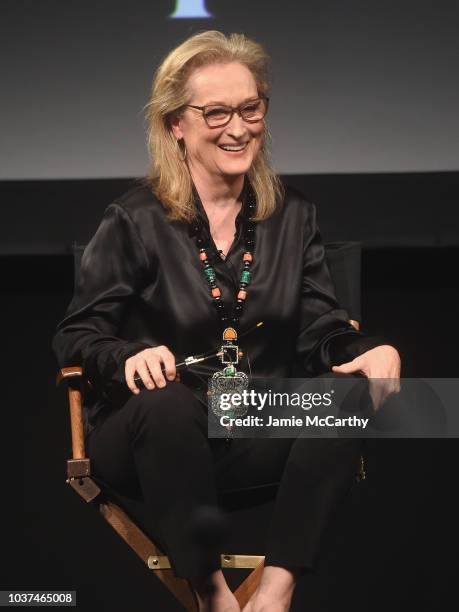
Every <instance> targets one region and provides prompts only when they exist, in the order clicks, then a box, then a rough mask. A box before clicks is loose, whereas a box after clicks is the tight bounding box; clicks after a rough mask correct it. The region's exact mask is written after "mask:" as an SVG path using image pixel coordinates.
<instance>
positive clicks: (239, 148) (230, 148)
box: [218, 142, 249, 153]
mask: <svg viewBox="0 0 459 612" xmlns="http://www.w3.org/2000/svg"><path fill="white" fill-rule="evenodd" d="M248 144H249V143H248V142H244V143H243V144H239V145H218V147H219V148H220V149H222V150H223V151H227V152H229V153H232V152H233V153H238V152H240V151H244V150H245V149H246V148H247V145H248Z"/></svg>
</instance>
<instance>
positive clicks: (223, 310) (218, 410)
mask: <svg viewBox="0 0 459 612" xmlns="http://www.w3.org/2000/svg"><path fill="white" fill-rule="evenodd" d="M245 187H247V190H246V194H247V201H246V205H247V211H248V220H246V222H245V224H244V226H243V233H244V242H245V249H244V253H243V256H242V261H243V269H242V272H241V276H240V279H239V289H238V291H237V294H236V302H235V303H234V304H233V308H232V312H231V313H230V312H229V310H228V308H227V307H226V306H225V304H224V302H223V299H222V292H221V290H220V288H219V287H218V285H217V282H216V278H217V277H216V273H215V270H214V268H213V267H212V265H211V263H210V261H209V258H208V255H207V250H208V249H209V246H210V230H209V238H208V239H207V240H206V239H205V238H204V237H203V232H202V226H199V225H198V226H197V227H196V228H195V230H196V234H197V238H196V245H197V247H198V249H199V259H200V260H201V262H202V265H203V272H204V276H205V278H206V280H207V282H208V284H209V287H210V294H211V296H212V301H213V304H214V306H215V308H216V310H217V313H218V315H219V317H220V323H221V326H222V331H223V345H222V347H221V351H220V353H219V355H220V360H221V363H222V365H223V370H222V371H217V372H215V373H214V374H213V375H212V377H211V379H210V381H209V392H208V394H209V401H210V406H211V408H212V411H213V412H214V414H215V415H216V416H218V417H222V416H232V417H236V416H243V415H244V414H245V413H246V411H247V408H245V407H242V408H241V406H238V405H232V401H231V400H230V402H231V408H230V409H228V408H226V409H224V410H223V409H222V401H221V400H222V397H223V395H225V396H226V397H228V396H230V397H232V394H236V395H238V394H240V393H241V392H242V391H244V390H245V389H247V388H248V384H249V379H248V376H247V374H245V373H244V372H240V371H237V370H236V367H235V366H236V365H237V364H238V363H239V357H240V356H241V355H242V353H241V352H240V351H239V347H238V345H237V339H238V335H237V329H238V327H239V320H240V317H241V315H242V312H243V308H244V304H245V301H246V299H247V287H248V286H249V284H250V281H251V278H252V273H251V267H252V262H253V251H254V247H255V223H254V222H253V221H252V217H253V216H254V214H255V208H256V201H255V194H254V193H253V191H252V189H251V187H250V184H246V185H245ZM224 428H225V429H226V440H227V441H228V440H229V439H230V438H231V436H232V426H224Z"/></svg>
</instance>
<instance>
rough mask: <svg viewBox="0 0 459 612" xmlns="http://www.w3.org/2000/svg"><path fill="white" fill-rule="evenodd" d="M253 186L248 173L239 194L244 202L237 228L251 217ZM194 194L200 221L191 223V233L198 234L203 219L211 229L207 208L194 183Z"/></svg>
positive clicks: (239, 199) (237, 218)
mask: <svg viewBox="0 0 459 612" xmlns="http://www.w3.org/2000/svg"><path fill="white" fill-rule="evenodd" d="M252 191H253V190H252V186H251V184H250V181H249V179H248V178H247V175H244V184H243V186H242V190H241V193H240V194H239V197H238V201H240V202H242V206H241V210H240V211H239V212H238V214H237V217H236V228H238V227H239V224H240V223H241V221H242V220H247V219H248V218H249V216H250V215H249V194H250V192H252ZM193 196H194V203H195V206H196V210H197V214H198V223H196V221H194V222H192V223H191V224H190V233H191V234H193V235H194V234H197V233H198V231H199V228H198V224H199V221H201V222H202V223H203V224H204V226H205V227H206V228H207V229H208V230H209V231H210V226H209V219H208V217H207V213H206V210H205V208H204V206H203V204H202V202H201V198H200V197H199V194H198V191H197V189H196V187H195V185H194V184H193Z"/></svg>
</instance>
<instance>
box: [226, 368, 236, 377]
mask: <svg viewBox="0 0 459 612" xmlns="http://www.w3.org/2000/svg"><path fill="white" fill-rule="evenodd" d="M224 373H225V376H234V366H228V367H227V368H225V369H224Z"/></svg>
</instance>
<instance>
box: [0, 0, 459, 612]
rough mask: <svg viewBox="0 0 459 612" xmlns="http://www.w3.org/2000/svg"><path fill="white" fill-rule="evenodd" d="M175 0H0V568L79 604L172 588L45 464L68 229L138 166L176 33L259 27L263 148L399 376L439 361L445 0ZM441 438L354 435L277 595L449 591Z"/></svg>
mask: <svg viewBox="0 0 459 612" xmlns="http://www.w3.org/2000/svg"><path fill="white" fill-rule="evenodd" d="M174 5H175V3H174V2H150V3H147V2H137V3H135V5H134V6H133V7H131V6H129V7H128V6H127V5H126V4H125V3H121V2H97V3H92V4H90V3H88V2H78V3H77V2H71V1H69V2H51V1H48V2H40V3H36V2H12V1H7V2H4V3H2V20H1V28H2V35H1V37H0V40H1V45H2V52H1V54H0V62H1V63H2V72H1V73H2V91H3V92H5V93H6V95H2V97H1V100H0V104H1V105H2V108H1V109H0V111H1V112H0V117H1V118H2V139H1V140H2V149H1V151H0V155H1V159H0V162H1V163H0V173H1V174H0V177H1V178H2V179H3V180H1V181H0V203H1V207H2V209H1V210H2V223H1V226H0V274H1V276H0V278H1V288H2V311H3V313H4V314H3V319H2V321H3V329H2V332H3V333H2V339H3V347H4V350H3V361H4V363H5V364H6V366H7V368H6V371H7V375H6V376H5V379H4V385H5V392H4V393H3V394H2V400H3V401H2V417H3V418H2V421H1V422H2V432H3V434H4V435H3V440H4V444H3V445H2V450H4V451H5V457H4V459H2V468H3V469H2V475H3V479H2V484H3V487H2V489H1V498H0V499H1V501H2V511H3V512H2V515H4V519H3V524H2V534H1V535H2V547H1V557H0V559H1V560H0V588H1V589H11V588H16V589H43V590H44V589H76V590H77V592H78V601H79V605H78V609H80V610H113V611H118V610H119V611H121V610H125V609H126V608H128V607H129V608H133V609H135V610H138V611H139V612H140V611H142V610H158V611H161V612H162V611H166V612H167V611H168V610H174V609H178V608H177V607H176V606H175V604H174V602H173V600H172V598H171V597H170V596H169V595H168V594H167V593H166V592H164V589H163V588H162V587H161V585H159V584H156V582H155V581H154V578H153V577H152V576H151V572H149V571H148V570H147V569H146V568H145V567H143V566H142V564H141V562H140V561H139V560H138V559H137V557H136V556H135V555H134V553H132V552H131V551H130V550H129V549H128V548H127V547H126V545H125V544H124V543H123V542H122V541H121V540H120V539H119V538H118V536H116V534H115V533H114V532H112V530H111V528H110V527H109V526H108V525H106V524H105V523H104V521H103V519H101V518H100V517H99V516H98V515H97V513H96V512H95V511H94V510H93V509H92V508H91V507H87V506H85V504H84V502H83V501H82V500H81V499H80V498H79V497H78V496H77V495H76V494H75V493H74V492H73V491H72V490H71V489H70V488H69V487H68V486H67V485H66V484H65V478H66V472H65V470H66V465H65V461H66V459H67V458H68V457H69V456H70V438H69V425H68V410H67V405H66V400H65V396H64V393H63V391H62V390H59V391H56V390H55V387H54V377H55V374H56V369H57V364H56V362H55V359H54V356H53V355H52V352H51V348H50V342H51V336H52V334H53V330H54V327H55V325H56V323H57V322H58V321H59V320H60V319H61V318H62V316H63V314H64V312H65V309H66V307H67V305H68V303H69V301H70V299H71V296H72V287H73V261H72V255H71V246H72V244H73V242H75V241H76V242H79V243H84V242H86V241H87V240H88V239H89V237H90V236H91V235H92V233H93V232H94V230H95V229H96V227H97V225H98V223H99V221H100V218H101V215H102V212H103V210H104V208H105V207H106V206H107V205H108V204H109V203H110V201H111V200H112V199H113V198H114V197H116V196H117V195H119V194H121V193H122V192H123V191H125V190H126V189H127V188H128V187H129V185H130V184H131V179H128V178H126V177H133V176H141V175H142V173H143V172H144V171H145V169H146V167H147V157H146V154H145V147H144V134H143V125H142V118H141V108H142V106H143V104H145V102H146V99H147V97H148V89H149V85H150V82H151V78H152V72H153V69H154V67H155V66H156V64H157V63H158V61H159V60H160V58H161V57H162V56H163V55H164V53H165V52H166V51H167V50H168V49H170V48H171V47H173V46H174V45H175V44H176V43H178V42H179V41H180V40H182V39H183V38H184V37H185V36H187V35H188V34H191V33H192V32H194V31H197V30H200V29H208V28H214V27H215V28H219V29H223V30H224V31H227V32H229V31H244V32H246V33H247V34H249V35H253V36H254V37H255V38H258V40H260V41H261V42H263V43H265V44H266V46H267V48H268V50H269V51H270V53H271V55H272V57H273V101H274V104H273V105H272V107H271V108H272V113H271V116H270V121H271V123H270V127H271V132H272V134H273V146H272V150H273V158H274V162H275V165H276V167H277V168H278V170H279V171H280V172H282V173H283V174H284V176H285V179H286V181H287V182H289V183H290V184H292V185H294V186H296V187H297V188H299V189H301V191H303V193H305V195H306V196H307V197H308V198H309V199H311V200H312V201H314V202H315V203H316V205H317V207H318V211H319V222H320V225H321V228H322V233H323V237H324V240H325V241H335V240H350V239H352V240H360V241H362V243H363V245H364V251H363V268H362V286H363V293H362V305H363V308H362V311H363V321H362V324H363V329H364V330H365V331H368V333H371V334H382V335H384V336H385V337H386V338H388V341H390V342H392V343H393V344H394V345H395V346H397V348H398V349H399V351H400V353H401V356H402V368H403V369H402V375H403V376H406V377H415V376H418V377H457V373H458V360H457V351H456V347H457V346H458V345H459V342H458V341H459V332H458V325H457V311H458V307H457V304H458V297H459V295H458V294H459V288H458V282H457V277H458V275H457V261H458V251H459V236H458V233H459V214H458V208H457V202H458V200H459V197H458V196H459V172H458V170H459V144H458V143H459V138H458V123H457V118H456V114H457V111H456V109H457V107H458V102H459V86H458V82H457V78H455V75H456V74H457V67H458V66H457V64H458V62H457V58H458V48H459V43H458V38H457V36H456V34H455V32H457V25H458V19H457V16H458V4H457V3H456V2H447V1H446V2H438V3H432V2H397V3H395V2H390V1H389V2H374V3H368V2H365V3H364V2H352V1H351V2H318V1H317V2H305V3H297V2H289V1H284V2H282V3H280V2H279V3H277V2H258V1H257V2H251V3H250V7H249V3H247V2H244V3H242V2H239V1H235V2H218V1H217V0H215V1H213V2H212V1H211V0H209V1H208V2H207V7H208V8H209V10H210V11H211V12H212V13H214V15H215V19H209V20H171V19H168V18H167V15H169V14H170V13H172V11H173V8H174ZM300 117H301V121H300V120H299V118H300ZM457 451H458V445H457V441H456V440H454V439H450V440H435V439H432V440H392V441H389V440H379V441H376V440H375V441H371V442H368V443H367V452H366V456H367V471H368V478H367V480H366V481H365V482H363V483H361V484H360V485H358V486H356V487H354V489H353V491H352V492H351V494H350V497H349V500H348V504H347V505H346V507H345V508H343V509H342V511H341V515H340V516H339V517H337V522H336V524H335V525H334V526H333V527H332V528H331V530H330V533H329V537H328V543H327V545H326V546H324V552H323V558H322V559H321V562H320V565H319V568H318V571H317V573H316V574H315V576H309V577H307V578H305V579H304V580H303V581H302V582H301V583H300V585H299V587H298V591H297V596H296V599H295V604H294V609H295V610H305V609H308V610H320V611H321V612H322V611H327V612H328V611H330V612H332V611H335V610H341V609H343V607H344V608H348V607H349V608H350V607H352V608H354V609H362V610H363V609H365V610H367V609H372V610H386V609H387V607H388V606H390V607H391V609H395V610H402V609H403V610H407V609H408V610H410V609H417V610H431V609H433V608H434V607H442V605H444V606H446V601H447V600H448V598H449V599H450V600H451V598H452V600H453V601H454V600H455V599H456V591H457V588H456V587H455V584H454V582H453V581H454V579H455V566H456V563H457V562H456V559H457V544H458V538H457V536H458V533H457V527H456V524H457V515H458V514H457V513H458V505H457V501H456V497H455V485H456V482H457ZM269 509H270V505H269V503H266V504H261V505H259V506H254V507H252V508H249V509H246V510H243V511H240V512H239V514H237V513H235V517H236V518H235V523H236V524H237V525H238V526H239V527H238V528H239V539H240V540H241V545H240V546H239V547H238V548H239V552H242V548H243V546H246V547H247V550H246V551H244V552H253V551H254V550H255V547H257V546H259V545H262V540H263V530H264V528H265V527H266V524H267V520H268V518H267V517H269ZM255 526H257V529H258V533H254V532H255V531H257V530H255V529H254V527H255ZM252 539H253V543H252ZM235 549H236V543H235ZM232 552H234V551H232ZM449 605H451V603H450V604H449ZM174 606H175V607H174Z"/></svg>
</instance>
